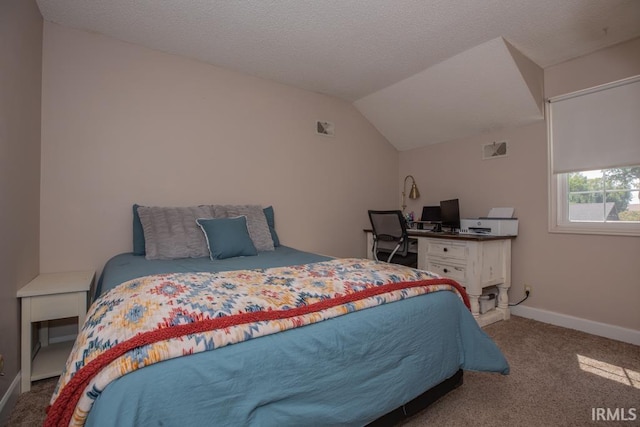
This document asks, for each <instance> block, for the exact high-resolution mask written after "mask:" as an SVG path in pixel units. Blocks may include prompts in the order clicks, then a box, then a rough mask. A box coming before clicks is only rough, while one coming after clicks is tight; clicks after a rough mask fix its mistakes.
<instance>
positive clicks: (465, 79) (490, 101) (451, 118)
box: [354, 37, 544, 151]
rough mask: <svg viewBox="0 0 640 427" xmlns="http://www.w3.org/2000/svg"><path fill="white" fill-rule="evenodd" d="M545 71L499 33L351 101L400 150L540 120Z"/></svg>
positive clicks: (542, 115) (542, 117) (541, 117)
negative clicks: (490, 38) (481, 42)
mask: <svg viewBox="0 0 640 427" xmlns="http://www.w3.org/2000/svg"><path fill="white" fill-rule="evenodd" d="M542 79H543V71H542V69H541V68H540V67H539V66H537V65H536V64H535V63H534V62H533V61H531V60H530V59H528V58H527V57H526V56H525V55H523V54H522V53H520V52H519V51H518V50H517V49H516V48H515V47H513V46H511V45H510V44H509V43H508V42H507V41H506V40H504V39H503V38H502V37H498V38H496V39H493V40H490V41H488V42H485V43H483V44H481V45H478V46H476V47H474V48H472V49H469V50H467V51H464V52H462V53H460V54H458V55H456V56H453V57H451V58H449V59H447V60H445V61H443V62H441V63H439V64H436V65H434V66H432V67H430V68H427V69H426V70H423V71H421V72H420V73H417V74H415V75H413V76H411V77H408V78H406V79H404V80H402V81H400V82H397V83H394V84H393V85H391V86H388V87H386V88H384V89H381V90H379V91H377V92H374V93H372V94H370V95H367V96H365V97H364V98H361V99H359V100H357V101H356V102H354V105H355V107H356V108H357V109H358V110H359V111H360V112H361V113H362V114H363V115H364V116H365V117H366V118H367V120H369V121H370V122H371V123H372V124H373V126H375V127H376V129H378V131H379V132H380V133H381V134H382V135H383V136H384V137H385V138H387V140H388V141H389V142H390V143H391V144H392V145H394V146H395V147H396V149H397V150H399V151H406V150H411V149H414V148H420V147H424V146H426V145H430V144H437V143H442V142H446V141H451V140H454V139H459V138H463V137H468V136H473V135H478V134H482V133H486V132H490V131H493V130H497V129H502V128H508V127H515V126H521V125H524V124H529V123H533V122H535V121H539V120H543V119H544V114H543V108H542V106H543V103H542V102H543V90H542V81H543V80H542Z"/></svg>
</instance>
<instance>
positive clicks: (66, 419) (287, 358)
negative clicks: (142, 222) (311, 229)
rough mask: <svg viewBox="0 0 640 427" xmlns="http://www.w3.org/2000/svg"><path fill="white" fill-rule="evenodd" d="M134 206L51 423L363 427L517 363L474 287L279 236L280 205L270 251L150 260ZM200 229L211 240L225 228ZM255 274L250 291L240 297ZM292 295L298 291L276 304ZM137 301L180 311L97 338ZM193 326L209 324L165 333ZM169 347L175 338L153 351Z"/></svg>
mask: <svg viewBox="0 0 640 427" xmlns="http://www.w3.org/2000/svg"><path fill="white" fill-rule="evenodd" d="M135 209H136V207H135V206H134V252H133V253H124V254H120V255H116V256H114V257H113V258H111V259H110V260H109V261H108V262H107V263H106V265H105V268H104V270H103V272H102V274H101V277H100V280H99V283H98V286H97V290H96V301H95V302H94V303H93V304H92V307H91V308H90V310H89V313H88V315H87V321H86V323H85V326H84V327H83V328H82V331H81V334H80V335H79V337H78V340H77V341H76V344H75V346H74V352H72V355H71V356H70V358H69V360H68V362H67V367H66V369H65V372H64V373H63V375H62V376H61V379H60V382H59V384H58V387H57V388H56V392H55V394H54V397H53V398H52V402H51V403H52V405H51V407H50V408H49V412H48V417H47V421H46V425H83V424H84V425H87V426H137V425H168V426H173V425H221V426H223V425H224V426H226V425H233V426H237V425H260V426H263V425H265V426H268V425H274V426H275V425H277V426H287V425H291V426H299V425H318V426H320V425H326V426H338V425H340V426H362V425H367V424H369V423H374V422H376V421H378V422H380V421H381V420H387V421H388V420H389V419H390V418H389V417H390V416H391V417H392V418H393V416H395V415H394V414H397V413H398V412H397V410H398V408H404V409H401V410H400V412H401V413H405V412H407V409H406V408H407V406H406V405H407V404H410V405H413V404H414V403H415V404H416V405H418V407H422V406H423V405H422V404H421V402H422V401H430V400H433V399H434V397H433V396H434V394H433V393H434V390H435V397H438V396H439V395H440V394H442V393H444V392H446V391H448V390H449V389H452V388H454V387H456V386H457V385H459V384H461V381H462V377H461V372H462V371H461V370H462V369H465V370H476V371H488V372H497V373H501V374H507V373H508V371H509V366H508V363H507V361H506V360H505V358H504V356H503V355H502V353H501V352H500V350H499V349H498V348H497V346H496V345H495V344H494V343H493V341H492V340H491V339H490V338H489V337H488V336H487V335H486V334H484V332H483V331H482V330H481V329H480V328H479V327H478V325H477V323H476V322H475V320H474V318H473V316H472V315H471V314H470V312H469V310H468V307H467V306H465V303H467V304H468V300H467V299H466V295H465V294H464V290H463V289H462V288H460V287H459V285H457V284H456V283H455V282H453V281H451V280H448V279H442V278H439V277H438V276H436V275H433V274H431V273H429V272H424V271H420V270H415V269H411V268H408V267H403V266H396V265H392V264H386V263H380V262H376V261H372V260H360V259H334V258H330V257H326V256H321V255H317V254H313V253H308V252H304V251H300V250H296V249H293V248H290V247H287V246H283V245H280V244H279V241H278V240H277V235H275V234H273V233H274V229H273V213H272V212H271V221H269V215H267V216H266V219H267V223H268V224H269V226H270V229H269V231H270V233H271V236H272V243H273V248H272V249H271V250H265V251H256V253H255V255H251V256H229V257H222V258H214V259H211V257H193V258H192V257H189V258H176V259H147V257H145V256H142V255H140V253H139V251H138V253H137V254H136V250H135V249H136V247H135V238H136V237H135V226H136V224H135V221H136V218H135ZM265 213H266V212H265ZM189 215H195V216H196V217H201V216H202V212H195V213H194V212H191V213H190V214H189ZM189 215H187V216H189ZM210 215H211V216H215V215H219V212H216V210H215V209H211V210H210ZM224 215H227V217H228V216H229V212H228V211H227V212H225V213H224ZM233 218H236V217H233ZM171 221H174V220H171ZM171 221H170V222H171ZM198 221H199V220H198ZM245 221H246V218H245ZM227 225H228V224H227ZM245 229H247V230H250V227H249V226H248V225H245ZM145 230H146V229H145ZM200 231H201V232H204V236H205V238H206V239H210V240H207V242H206V245H207V246H211V245H212V243H213V242H212V240H213V238H214V237H215V233H210V234H207V232H206V230H205V229H204V228H202V229H201V230H200ZM249 234H251V233H249ZM151 235H152V233H149V234H147V235H146V236H145V237H149V236H151ZM206 239H205V240H206ZM147 243H149V241H148V240H147ZM147 249H149V248H148V247H147ZM210 255H211V254H210ZM244 282H246V284H247V286H249V287H250V289H252V290H250V291H246V292H245V291H242V292H240V291H239V290H238V289H239V287H240V286H241V285H242V284H243V283H244ZM205 285H206V289H205ZM236 286H238V289H237V288H236ZM146 289H148V290H150V291H149V292H148V293H153V294H154V297H157V296H158V291H157V290H158V289H162V290H163V292H161V293H162V294H163V295H162V298H167V299H165V300H162V301H163V302H162V303H158V304H156V303H157V301H155V300H153V299H151V300H146V299H145V300H143V301H145V302H144V303H132V302H131V301H134V297H133V296H132V295H133V294H135V298H138V297H140V298H145V297H144V296H140V295H142V294H145V293H146V292H147V291H146ZM167 289H169V290H170V292H169V293H171V295H166V294H167V292H164V291H166V290H167ZM176 289H181V290H182V291H181V292H182V293H181V294H180V296H177V293H176V292H175V291H176ZM185 289H187V291H184V290H185ZM211 289H213V290H211ZM196 291H197V292H196ZM185 292H186V293H185ZM280 292H282V293H283V294H282V295H284V293H287V294H286V296H284V297H282V295H280V294H279V295H278V298H280V299H279V300H278V302H274V303H273V304H274V305H273V306H270V305H269V304H270V301H271V300H272V299H273V300H275V299H276V295H275V294H278V293H280ZM174 294H176V295H174ZM187 294H188V297H187V296H186V295H187ZM258 294H259V295H260V298H258V300H255V299H251V298H253V297H256V295H258ZM205 300H206V301H211V300H216V304H219V305H218V306H217V308H216V310H215V311H212V312H207V310H206V309H205V310H201V311H199V312H198V313H199V314H198V315H193V313H191V314H190V315H189V316H187V315H185V314H184V312H182V311H180V310H177V309H176V306H178V305H179V304H188V305H189V307H194V306H196V305H197V306H199V307H200V305H202V304H201V302H202V301H205ZM149 301H151V302H149ZM154 301H155V302H154ZM256 301H257V302H256ZM265 301H266V302H265ZM283 301H286V302H284V303H283ZM236 303H237V304H236ZM126 304H134V305H135V304H138V305H137V306H136V307H139V306H142V305H145V304H146V305H145V307H147V306H148V307H151V306H152V305H153V304H156V305H162V306H163V307H165V308H167V307H170V308H171V310H172V311H171V312H172V313H179V315H176V316H174V317H172V318H171V319H172V322H173V323H172V324H170V325H169V324H167V321H166V319H167V318H168V316H169V315H168V314H166V313H169V312H168V311H167V312H166V313H165V314H164V315H163V316H164V317H162V316H160V317H162V319H164V320H162V321H163V322H164V324H163V326H162V327H157V325H159V324H160V323H159V321H158V318H155V320H152V322H151V326H150V327H149V328H150V329H148V330H145V329H144V327H141V329H139V330H138V329H136V330H131V331H129V332H128V333H129V335H126V334H125V336H122V337H118V338H114V336H113V335H105V336H106V337H107V338H104V337H105V336H101V337H100V338H96V337H97V336H98V335H97V334H98V333H103V332H104V331H108V330H109V329H108V328H107V326H105V323H100V322H104V320H105V319H109V316H112V318H111V321H112V323H118V322H120V320H121V319H122V318H123V317H127V316H129V314H130V313H132V312H135V313H137V314H139V311H134V310H131V306H129V308H128V311H126V313H127V315H125V316H120V315H117V316H116V315H115V314H113V313H115V311H116V310H117V309H118V307H119V306H120V305H126ZM234 304H235V305H234ZM154 307H155V306H154ZM238 307H240V309H238ZM167 309H168V308H167ZM296 310H297V311H296ZM202 313H209V314H210V316H202ZM137 314H136V315H137ZM243 316H244V317H243ZM139 317H144V316H139ZM97 319H99V320H100V322H98V321H97ZM176 319H177V320H176ZM136 321H138V320H137V318H136ZM154 322H155V323H154ZM207 322H208V323H207ZM229 322H231V323H229ZM107 323H108V322H107ZM169 323H171V322H169ZM136 325H138V324H136ZM154 325H155V326H154ZM130 326H131V325H130V324H127V325H126V326H122V325H121V324H120V323H118V325H116V327H114V328H113V329H115V330H118V329H119V330H120V331H122V330H125V329H128V328H129V327H130ZM200 326H202V327H201V328H200ZM136 327H137V326H136ZM182 327H186V328H193V327H197V328H198V329H197V330H195V329H185V330H184V331H183V332H180V333H177V332H176V333H175V334H174V335H171V336H168V337H167V336H163V337H161V338H158V337H157V336H156V335H158V333H161V334H163V333H165V332H167V331H174V330H177V329H179V328H182ZM108 333H115V332H113V331H112V332H108ZM119 333H120V332H119ZM141 337H143V338H144V339H142V338H141ZM146 337H149V338H148V340H147V341H145V340H146V339H147V338H146ZM137 341H140V342H137ZM169 342H171V343H172V344H171V345H177V347H176V348H175V349H173V347H172V349H171V350H166V353H167V354H166V355H164V356H162V357H160V356H158V357H157V360H150V356H149V355H150V354H152V355H156V354H158V353H162V352H163V351H165V348H167V347H168V346H169V344H167V343H169ZM198 346H200V347H198ZM98 347H101V348H98ZM158 349H161V350H158ZM114 350H117V351H115V352H114ZM178 353H180V354H178ZM176 355H177V356H181V355H184V356H183V357H176ZM154 357H155V356H154ZM152 359H153V358H152ZM132 365H135V366H132ZM124 366H126V369H125V368H124ZM142 367H144V369H140V368H142ZM114 372H115V373H114ZM394 411H396V412H394ZM385 416H386V417H387V418H384V417H385Z"/></svg>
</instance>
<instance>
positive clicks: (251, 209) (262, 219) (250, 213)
mask: <svg viewBox="0 0 640 427" xmlns="http://www.w3.org/2000/svg"><path fill="white" fill-rule="evenodd" d="M224 208H225V209H226V213H227V216H229V217H234V216H242V215H244V216H246V217H247V228H248V229H249V236H251V240H252V241H253V245H254V246H255V247H256V249H257V250H258V251H259V252H261V251H272V250H274V249H275V248H274V246H273V238H272V237H271V231H270V230H269V224H268V223H267V217H266V216H265V215H264V211H263V210H262V206H260V205H225V206H224ZM220 210H221V209H220V207H219V206H217V210H216V212H220Z"/></svg>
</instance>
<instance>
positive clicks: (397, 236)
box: [369, 210, 418, 268]
mask: <svg viewBox="0 0 640 427" xmlns="http://www.w3.org/2000/svg"><path fill="white" fill-rule="evenodd" d="M369 220H370V221H371V227H372V228H373V249H372V251H373V257H374V258H375V259H376V261H385V262H391V263H394V264H402V265H406V266H409V267H413V268H417V266H418V254H416V253H415V252H410V251H409V246H410V241H409V236H408V234H407V222H406V220H405V219H404V216H403V215H402V212H401V211H399V210H397V211H375V210H370V211H369Z"/></svg>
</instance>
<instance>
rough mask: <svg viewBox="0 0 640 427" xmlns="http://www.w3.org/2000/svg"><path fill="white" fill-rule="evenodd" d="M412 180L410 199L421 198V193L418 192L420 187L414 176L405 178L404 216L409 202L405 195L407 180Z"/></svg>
mask: <svg viewBox="0 0 640 427" xmlns="http://www.w3.org/2000/svg"><path fill="white" fill-rule="evenodd" d="M409 178H411V191H409V198H410V199H411V200H415V199H417V198H418V197H420V191H418V186H417V185H416V180H415V179H414V178H413V176H412V175H407V176H406V177H405V178H404V185H403V187H402V213H403V214H404V210H405V209H406V208H407V202H406V199H405V194H406V191H407V179H409Z"/></svg>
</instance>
